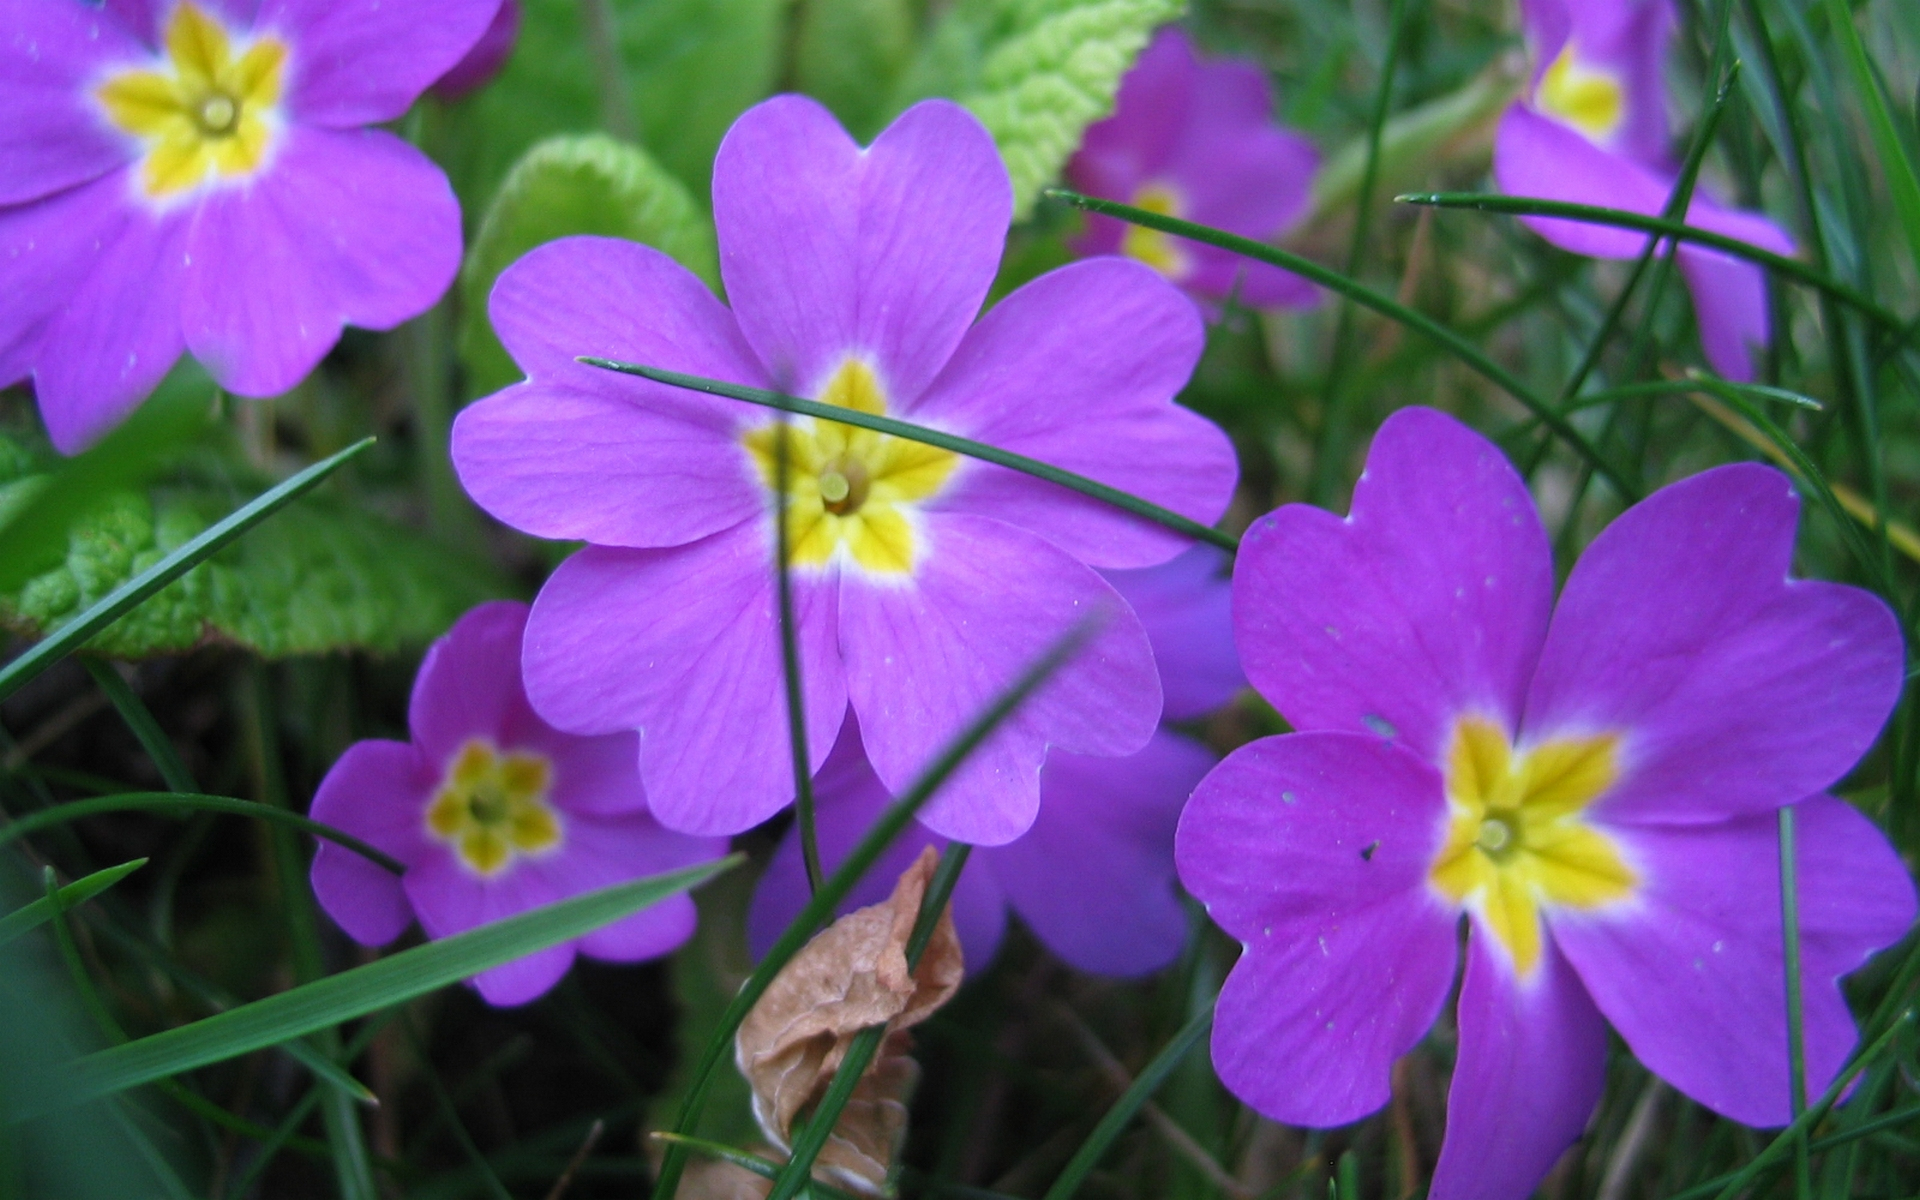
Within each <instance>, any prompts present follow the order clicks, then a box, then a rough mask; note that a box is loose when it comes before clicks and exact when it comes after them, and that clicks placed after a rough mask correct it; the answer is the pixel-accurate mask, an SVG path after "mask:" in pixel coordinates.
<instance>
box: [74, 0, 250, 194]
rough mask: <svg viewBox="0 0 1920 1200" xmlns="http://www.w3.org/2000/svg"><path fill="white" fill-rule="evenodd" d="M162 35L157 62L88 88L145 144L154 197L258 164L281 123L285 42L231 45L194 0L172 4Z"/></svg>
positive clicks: (144, 166)
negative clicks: (93, 88)
mask: <svg viewBox="0 0 1920 1200" xmlns="http://www.w3.org/2000/svg"><path fill="white" fill-rule="evenodd" d="M164 42H165V51H164V52H163V53H162V55H161V57H160V60H159V62H158V63H157V64H155V65H154V66H152V67H134V68H129V69H127V70H123V71H117V72H115V73H114V74H113V75H112V76H110V77H109V78H108V79H107V81H106V82H105V83H103V84H101V85H100V88H99V90H98V91H96V92H95V93H94V95H95V96H96V97H97V98H98V99H99V101H100V104H101V107H102V108H104V109H105V110H106V114H107V119H108V120H110V121H112V122H113V124H114V125H116V126H118V127H119V128H120V129H122V130H125V131H126V132H127V133H130V134H132V135H133V136H134V137H137V138H139V139H140V140H141V142H143V143H144V144H145V147H146V150H145V154H144V156H143V160H142V162H141V164H140V185H141V187H142V188H143V189H145V191H146V193H147V195H148V196H150V197H152V198H154V199H156V200H157V199H162V198H164V197H167V196H171V195H174V194H176V193H178V192H183V191H187V190H189V189H192V188H196V187H199V186H200V185H201V184H203V183H206V182H208V181H209V180H217V179H238V178H244V177H246V176H248V175H251V174H253V173H254V172H255V171H257V170H259V169H260V165H261V164H262V163H263V162H265V161H266V157H267V151H268V149H269V148H270V147H271V145H272V142H273V135H274V132H275V130H276V129H277V128H278V125H279V114H278V109H277V106H278V105H279V103H280V92H281V87H282V84H283V82H284V76H285V73H286V70H285V68H286V61H287V47H286V44H285V43H284V42H282V41H280V40H279V39H278V38H272V37H260V38H253V39H250V40H246V41H241V42H239V43H236V42H235V40H234V39H233V38H232V37H230V36H229V35H228V33H227V30H226V28H225V27H224V26H222V25H221V24H220V22H219V21H217V20H215V19H214V18H212V17H210V16H208V15H207V14H206V13H205V12H203V11H201V9H200V8H199V7H198V6H197V5H195V4H193V3H192V0H181V3H180V4H179V5H178V6H176V7H175V8H174V10H173V16H172V17H170V18H169V19H168V21H167V29H166V37H165V39H164Z"/></svg>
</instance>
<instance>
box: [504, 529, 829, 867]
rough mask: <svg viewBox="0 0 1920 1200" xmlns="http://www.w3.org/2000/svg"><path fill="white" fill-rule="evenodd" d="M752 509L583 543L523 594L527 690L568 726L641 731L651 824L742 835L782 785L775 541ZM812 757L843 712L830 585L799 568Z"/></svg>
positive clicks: (783, 710)
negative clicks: (702, 523) (677, 531)
mask: <svg viewBox="0 0 1920 1200" xmlns="http://www.w3.org/2000/svg"><path fill="white" fill-rule="evenodd" d="M768 542H769V537H768V534H767V531H766V530H765V529H764V528H763V527H762V526H761V524H760V523H758V522H755V523H751V524H747V525H742V526H739V527H736V528H734V529H731V530H728V531H727V532H724V533H719V534H715V535H714V536H712V537H709V538H706V539H704V540H702V541H699V542H695V543H693V544H692V545H690V546H682V547H678V548H675V549H672V550H615V549H607V548H604V547H598V546H589V547H587V548H586V549H585V550H582V551H581V552H580V553H578V554H576V555H574V556H573V557H572V558H570V559H568V560H567V561H566V562H565V563H563V564H561V566H560V569H559V570H558V571H555V572H554V574H553V576H552V578H550V579H548V580H547V584H546V586H545V587H544V588H543V589H542V590H541V592H540V596H539V598H538V599H537V600H535V601H534V605H533V616H532V618H531V620H530V621H529V622H528V625H527V640H526V648H525V651H524V664H525V669H526V680H527V694H528V696H529V697H530V698H531V699H532V701H533V706H534V708H535V710H536V711H538V712H539V713H540V715H541V716H543V717H545V718H546V719H547V720H548V721H551V722H552V723H553V724H554V725H556V726H558V727H560V728H561V729H565V730H568V731H570V732H574V733H583V734H597V733H612V732H615V731H618V730H625V729H638V730H640V731H641V737H642V741H641V752H640V769H641V775H642V777H643V778H644V779H645V781H646V788H647V796H648V799H649V802H650V803H651V805H652V807H653V811H654V813H655V815H657V816H658V817H659V818H660V820H661V823H662V824H664V825H666V826H667V827H668V828H670V829H677V830H680V831H682V832H685V833H694V834H721V833H738V832H740V831H742V830H745V829H750V828H752V827H753V826H755V825H757V824H759V823H760V822H761V821H764V820H766V819H767V818H768V817H770V816H772V815H773V814H774V813H776V812H778V811H779V810H780V809H781V808H783V807H785V806H786V805H787V803H788V802H789V801H791V800H792V799H793V760H792V757H791V749H790V746H789V738H788V727H787V706H786V691H785V688H784V686H783V684H782V682H781V680H782V674H781V665H780V631H779V608H778V602H777V600H776V598H775V593H774V582H773V549H772V547H771V546H770V545H769V544H768ZM794 607H795V616H796V619H797V620H796V624H797V626H798V631H799V644H800V655H801V678H802V680H803V681H804V683H805V687H806V693H805V699H806V710H807V724H808V732H807V737H808V744H809V747H810V748H811V750H812V754H813V760H814V761H813V765H815V766H816V767H817V766H818V764H819V763H820V762H821V761H822V760H824V759H825V757H826V754H827V750H828V748H829V747H831V746H832V744H833V737H834V735H835V734H836V733H838V732H839V729H840V723H841V718H842V716H843V715H844V713H845V712H846V706H847V690H846V689H847V685H846V679H845V677H844V675H843V672H842V668H841V660H840V654H839V651H838V647H837V645H836V638H837V634H838V629H837V624H838V622H837V618H836V614H835V602H834V594H833V592H832V590H831V589H830V588H829V587H828V586H827V585H825V584H823V583H819V582H813V581H809V580H808V579H807V578H806V577H805V576H803V575H799V574H796V575H795V577H794Z"/></svg>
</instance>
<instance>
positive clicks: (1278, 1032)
mask: <svg viewBox="0 0 1920 1200" xmlns="http://www.w3.org/2000/svg"><path fill="white" fill-rule="evenodd" d="M1445 823H1446V801H1445V799H1444V797H1443V796H1442V792H1441V782H1440V777H1439V774H1438V772H1436V771H1435V770H1434V769H1433V768H1432V767H1430V766H1428V765H1427V764H1426V763H1424V762H1421V761H1420V760H1419V759H1418V758H1416V757H1414V756H1413V755H1412V754H1409V753H1407V752H1406V751H1405V750H1402V749H1400V748H1399V747H1396V746H1391V745H1386V744H1383V743H1382V742H1380V741H1379V740H1378V739H1376V738H1373V737H1369V736H1363V735H1356V734H1347V733H1302V734H1292V735H1289V736H1286V737H1277V738H1265V739H1263V740H1261V741H1257V742H1253V743H1251V744H1249V745H1246V746H1242V747H1241V748H1240V749H1238V750H1236V751H1234V752H1233V753H1232V754H1230V755H1228V756H1227V759H1226V761H1225V762H1223V763H1221V764H1220V765H1219V766H1218V767H1215V768H1214V769H1213V773H1212V774H1210V775H1208V776H1207V777H1206V778H1205V779H1203V780H1202V781H1201V782H1200V785H1199V787H1197V788H1196V789H1195V790H1194V793H1193V799H1192V800H1190V801H1188V803H1187V808H1186V811H1185V812H1184V813H1183V814H1181V817H1180V827H1179V833H1178V835H1177V839H1176V841H1175V846H1174V857H1175V860H1176V861H1177V862H1178V864H1179V869H1180V881H1181V882H1182V883H1184V884H1186V886H1187V890H1188V891H1190V892H1192V893H1193V894H1194V896H1195V897H1197V898H1198V899H1199V900H1200V902H1201V903H1203V904H1205V905H1206V906H1207V911H1208V913H1209V914H1211V915H1212V917H1213V919H1214V921H1215V922H1216V923H1218V924H1219V926H1220V927H1221V928H1222V929H1224V930H1226V931H1227V933H1229V934H1230V935H1232V936H1233V937H1235V938H1237V939H1239V941H1240V943H1241V944H1242V945H1243V946H1245V947H1246V953H1245V954H1243V955H1242V956H1241V959H1240V962H1239V963H1238V964H1237V965H1235V967H1234V969H1233V973H1232V974H1231V975H1230V976H1228V978H1227V982H1226V986H1225V987H1223V988H1222V989H1221V991H1220V1001H1219V1007H1218V1009H1217V1013H1216V1016H1215V1018H1214V1028H1213V1062H1214V1067H1215V1069H1216V1070H1217V1071H1218V1072H1219V1074H1220V1080H1221V1082H1222V1083H1224V1084H1226V1086H1227V1088H1228V1090H1230V1091H1232V1092H1233V1093H1234V1094H1235V1095H1236V1096H1239V1097H1240V1098H1241V1099H1242V1100H1244V1101H1246V1102H1247V1103H1248V1104H1250V1105H1252V1106H1253V1107H1254V1108H1255V1109H1257V1110H1259V1111H1260V1113H1262V1114H1263V1115H1265V1116H1267V1117H1269V1118H1271V1119H1273V1120H1275V1121H1280V1122H1283V1123H1286V1124H1292V1125H1314V1126H1323V1127H1324V1126H1333V1125H1343V1124H1345V1123H1347V1122H1348V1121H1353V1120H1357V1119H1359V1118H1360V1117H1363V1116H1365V1115H1366V1114H1368V1113H1370V1112H1372V1111H1373V1110H1375V1109H1377V1108H1379V1107H1380V1106H1381V1105H1383V1104H1385V1103H1386V1102H1387V1098H1388V1095H1389V1093H1390V1087H1389V1074H1390V1072H1391V1070H1392V1067H1393V1061H1394V1059H1396V1058H1398V1057H1399V1056H1400V1055H1402V1054H1404V1053H1406V1052H1407V1051H1408V1050H1409V1049H1411V1048H1412V1047H1413V1045H1414V1044H1415V1043H1416V1042H1418V1041H1419V1040H1420V1038H1421V1036H1422V1035H1423V1034H1424V1033H1425V1032H1426V1031H1427V1028H1428V1026H1430V1025H1432V1024H1433V1019H1434V1017H1435V1016H1436V1015H1437V1014H1438V1013H1439V1011H1440V1006H1441V1004H1442V1003H1444V1002H1445V1000H1446V998H1447V991H1448V989H1449V988H1450V987H1451V986H1452V983H1453V969H1454V962H1455V957H1456V954H1455V936H1456V935H1455V930H1456V928H1457V924H1458V922H1457V914H1456V912H1455V911H1454V910H1451V909H1449V908H1448V907H1447V906H1446V905H1444V904H1443V903H1441V902H1440V901H1439V900H1438V899H1437V898H1436V896H1435V895H1434V893H1433V891H1432V889H1431V888H1430V887H1429V886H1428V885H1427V870H1428V867H1429V864H1431V863H1432V861H1433V857H1434V854H1435V853H1436V852H1437V851H1438V849H1439V847H1440V843H1441V837H1442V834H1443V832H1444V826H1445Z"/></svg>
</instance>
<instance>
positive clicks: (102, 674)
mask: <svg viewBox="0 0 1920 1200" xmlns="http://www.w3.org/2000/svg"><path fill="white" fill-rule="evenodd" d="M80 665H81V666H84V667H85V668H86V669H87V674H89V675H91V676H93V681H94V682H95V683H96V684H98V685H99V686H100V690H101V691H103V692H105V693H106V694H107V699H108V700H110V701H112V702H113V707H114V710H115V711H117V712H118V713H119V714H120V719H121V720H122V721H125V722H126V725H127V728H128V729H130V730H132V731H133V736H134V737H135V738H137V739H139V742H140V745H141V748H143V749H144V750H146V752H147V757H148V758H151V759H152V760H153V765H154V768H155V769H156V770H158V771H159V772H160V778H161V779H163V780H165V781H166V784H167V787H169V788H171V789H172V790H174V791H176V792H198V791H199V790H200V788H199V787H198V786H197V785H196V784H195V783H194V782H193V776H192V775H190V774H188V773H187V768H186V764H184V763H182V762H181V761H180V755H179V754H178V752H176V751H175V750H174V748H173V742H172V741H170V740H168V738H167V735H166V733H165V732H163V731H162V730H161V728H160V722H158V721H156V720H154V719H153V712H152V711H151V710H150V709H148V708H147V706H146V705H145V704H144V703H142V702H141V700H140V697H139V696H138V695H137V694H136V693H135V692H134V690H133V688H132V686H131V685H129V684H128V683H127V681H126V680H125V679H123V678H121V677H120V672H118V671H116V670H114V669H113V664H112V663H109V662H106V661H104V660H102V659H98V658H95V657H93V656H92V655H90V654H83V655H81V656H80Z"/></svg>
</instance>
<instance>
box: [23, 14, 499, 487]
mask: <svg viewBox="0 0 1920 1200" xmlns="http://www.w3.org/2000/svg"><path fill="white" fill-rule="evenodd" d="M494 8H495V0H257V2H256V0H173V2H166V0H106V3H105V4H104V5H101V4H89V3H84V2H83V0H0V112H4V113H5V114H6V118H7V119H6V120H5V122H3V123H0V282H4V285H5V286H3V287H0V385H4V384H8V383H15V382H19V381H21V380H24V379H28V378H31V379H32V380H33V383H34V388H35V391H36V393H37V395H38V397H39V402H40V412H41V415H42V417H43V418H44V419H45V421H46V424H47V431H48V433H49V434H50V435H51V436H52V438H53V443H54V445H55V446H57V447H58V448H59V449H61V450H62V451H65V452H72V451H74V450H77V449H79V448H81V447H83V446H85V445H86V444H87V443H88V442H90V441H91V440H93V439H94V438H96V437H98V436H99V435H100V434H102V433H104V432H105V431H106V430H107V429H109V428H111V427H112V426H113V425H114V424H115V423H116V422H117V421H118V420H119V419H120V418H121V417H122V416H124V415H125V414H126V412H127V410H128V409H130V408H132V407H133V406H134V405H136V404H137V403H139V401H140V399H141V398H142V397H143V396H145V395H146V394H147V392H148V391H150V390H151V389H152V388H153V385H154V384H155V383H156V382H157V381H158V380H159V379H160V377H161V376H162V375H164V374H165V373H166V371H167V369H168V368H169V367H170V366H171V365H172V364H173V362H174V361H175V360H176V359H177V358H179V356H180V354H181V352H182V351H183V350H189V351H191V352H192V353H193V355H194V357H196V358H198V359H199V360H200V361H201V362H202V363H204V364H206V366H207V369H208V370H210V371H211V372H212V373H213V376H214V378H215V379H216V380H218V381H219V383H220V385H221V386H222V387H224V388H226V389H227V390H229V391H232V392H237V393H239V394H241V395H244V396H271V395H275V394H277V393H279V392H284V391H286V390H287V389H288V388H291V387H292V386H293V385H294V384H296V383H298V382H299V381H300V380H301V379H302V378H303V377H304V376H305V375H306V374H307V372H308V371H310V370H312V369H313V366H314V364H315V363H317V362H319V361H320V358H321V356H322V355H324V354H325V353H326V352H327V351H328V350H329V349H330V348H331V347H332V346H333V344H334V343H335V342H336V341H337V340H339V337H340V330H341V327H342V326H343V325H348V324H352V325H360V326H365V327H367V328H371V329H390V328H392V327H393V326H395V325H397V324H399V323H400V322H401V321H404V320H406V319H407V318H408V317H411V316H413V315H414V314H416V313H419V312H421V311H422V310H424V309H425V308H426V307H427V306H428V305H430V304H432V303H433V302H434V300H435V299H436V298H438V297H439V295H440V294H441V293H442V292H443V291H445V290H446V287H447V285H448V283H450V282H451V281H452V279H453V274H454V271H455V270H456V269H457V268H458V267H459V264H460V210H459V205H458V204H457V203H456V202H455V200H454V198H453V191H452V189H451V188H450V187H448V185H447V180H446V176H445V175H443V174H442V173H441V172H440V169H439V168H438V167H436V166H434V165H433V163H431V162H429V161H428V160H427V157H426V156H425V155H423V154H421V153H420V152H419V151H417V150H415V149H414V148H413V147H411V146H409V145H407V144H406V143H405V142H403V141H401V140H400V139H399V138H397V137H395V136H394V135H392V134H390V133H386V132H384V131H382V130H377V129H367V128H363V126H367V125H373V124H378V123H380V122H383V121H391V120H393V119H394V118H396V117H398V116H400V115H401V114H402V113H404V112H406V110H407V108H408V106H409V105H411V104H412V103H413V100H414V97H416V96H418V95H419V94H420V92H421V91H422V90H424V89H425V88H426V87H427V86H428V85H429V84H431V83H432V82H433V81H434V80H435V79H437V78H439V77H440V76H441V75H443V74H444V73H445V72H446V71H447V69H448V68H449V67H451V66H453V65H454V63H456V62H458V61H459V60H460V58H461V56H462V55H464V54H465V53H466V52H467V50H468V48H469V47H471V46H472V45H473V44H474V41H475V40H476V39H477V38H479V36H480V33H481V31H482V30H483V29H484V28H485V27H486V24H487V20H488V18H490V17H491V16H492V15H493V12H494Z"/></svg>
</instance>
